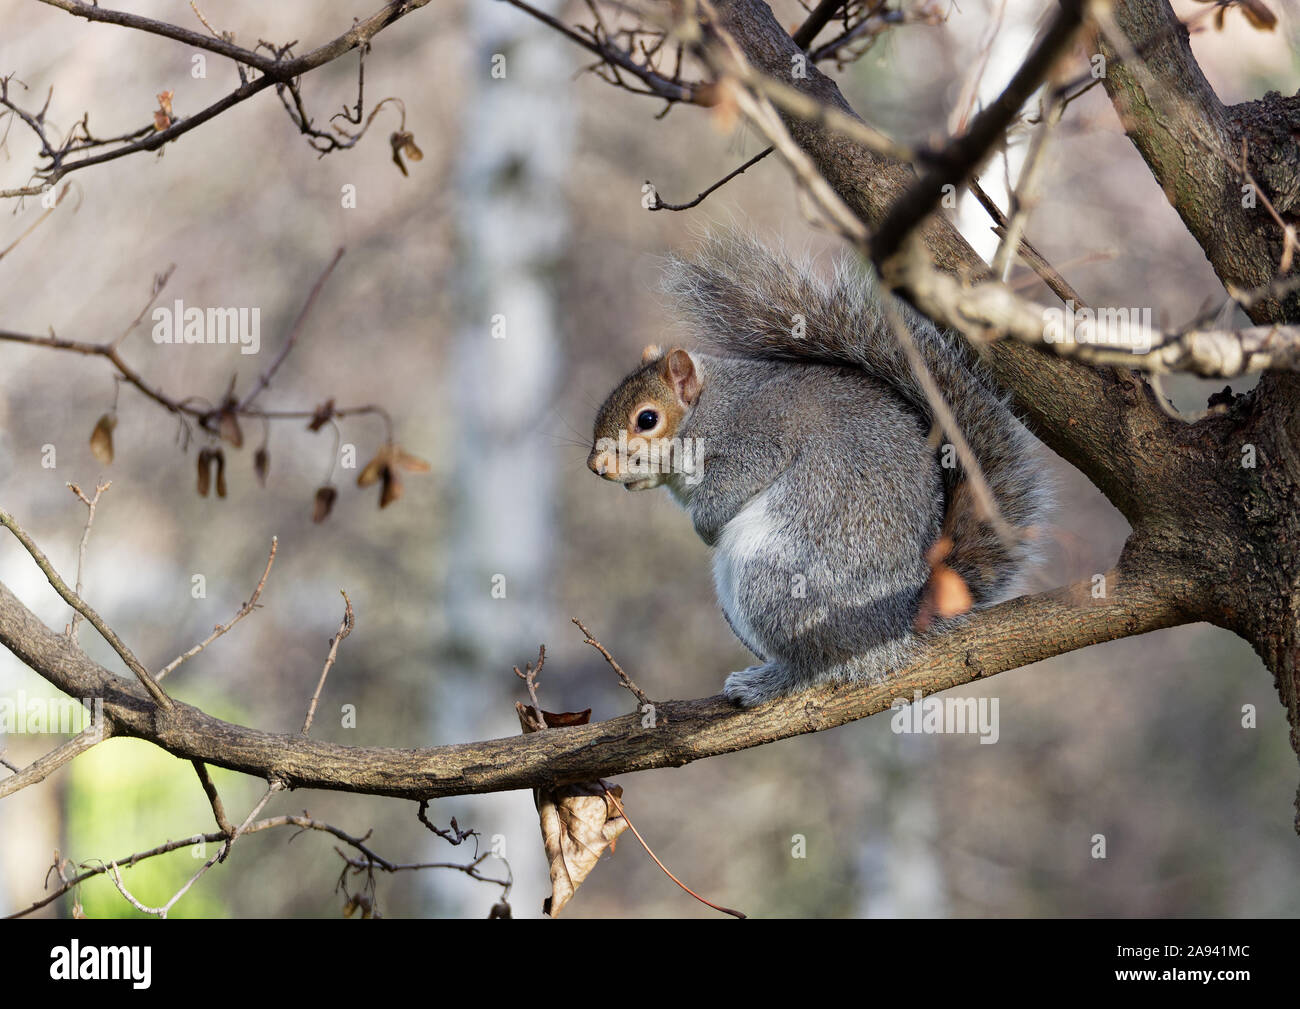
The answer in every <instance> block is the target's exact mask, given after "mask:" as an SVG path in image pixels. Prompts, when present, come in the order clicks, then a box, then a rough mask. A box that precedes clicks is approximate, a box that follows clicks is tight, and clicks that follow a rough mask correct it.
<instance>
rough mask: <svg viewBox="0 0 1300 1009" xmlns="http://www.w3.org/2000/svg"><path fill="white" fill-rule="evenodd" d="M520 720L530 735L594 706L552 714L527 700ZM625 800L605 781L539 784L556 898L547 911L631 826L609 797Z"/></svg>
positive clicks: (581, 717) (570, 721)
mask: <svg viewBox="0 0 1300 1009" xmlns="http://www.w3.org/2000/svg"><path fill="white" fill-rule="evenodd" d="M515 710H516V711H517V712H518V714H519V724H520V726H521V727H522V728H523V731H524V732H525V733H529V732H538V731H541V730H542V729H543V728H553V727H559V726H566V725H584V724H586V723H587V722H588V721H589V720H590V719H591V709H587V710H586V711H580V712H561V713H556V712H549V711H540V710H539V709H537V708H535V707H533V706H532V705H527V704H516V705H515ZM607 792H608V793H609V795H613V796H614V797H615V798H616V799H619V800H621V799H622V797H623V789H622V787H621V786H619V785H610V784H609V783H608V782H605V781H600V780H597V781H594V782H582V783H579V784H573V785H560V786H558V787H556V788H539V789H535V790H534V792H533V799H534V801H535V802H536V804H537V818H538V822H539V823H540V825H541V828H542V844H543V846H544V847H545V850H546V858H547V861H548V862H549V864H550V873H551V896H549V897H547V898H546V900H545V901H543V902H542V913H543V914H547V915H550V916H551V917H552V918H554V917H555V916H557V915H558V914H559V913H560V912H561V911H562V910H563V909H564V906H565V905H566V904H568V903H569V901H570V900H572V899H573V895H574V894H575V893H576V892H577V890H578V887H580V886H581V885H582V883H583V881H584V880H585V879H586V878H587V877H588V876H589V875H590V874H591V871H592V869H594V868H595V867H596V863H597V862H598V861H599V860H600V857H601V856H602V855H603V854H604V853H605V850H606V849H607V848H608V849H609V851H610V852H611V853H612V852H613V851H614V847H615V844H616V843H617V841H618V837H619V835H620V834H622V833H623V831H625V830H627V820H626V819H624V818H623V816H622V815H621V814H620V813H619V811H618V808H617V807H616V806H615V805H614V803H613V802H612V801H611V800H610V799H609V797H608V795H607V794H606V793H607Z"/></svg>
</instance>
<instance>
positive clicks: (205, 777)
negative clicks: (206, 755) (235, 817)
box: [190, 760, 235, 839]
mask: <svg viewBox="0 0 1300 1009" xmlns="http://www.w3.org/2000/svg"><path fill="white" fill-rule="evenodd" d="M190 763H191V764H193V765H194V772H195V773H196V774H197V775H198V776H199V782H200V783H201V784H202V785H203V792H204V794H205V795H206V796H207V797H208V802H209V803H210V804H211V806H212V816H213V817H214V818H215V819H216V821H217V826H218V827H220V828H221V833H222V834H224V835H225V836H226V838H227V839H229V838H232V837H234V836H235V825H234V824H233V823H231V822H230V820H229V819H227V817H226V807H225V806H223V805H222V803H221V796H220V795H219V794H218V793H217V786H216V785H214V784H213V783H212V775H210V774H209V773H208V765H207V764H205V763H203V761H201V760H192V761H190Z"/></svg>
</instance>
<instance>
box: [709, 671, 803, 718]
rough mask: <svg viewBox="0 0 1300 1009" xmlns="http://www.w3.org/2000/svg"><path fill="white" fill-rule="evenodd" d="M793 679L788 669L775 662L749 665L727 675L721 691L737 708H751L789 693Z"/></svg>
mask: <svg viewBox="0 0 1300 1009" xmlns="http://www.w3.org/2000/svg"><path fill="white" fill-rule="evenodd" d="M793 686H794V680H793V678H792V677H791V675H790V673H789V671H788V670H787V669H786V668H785V667H784V666H781V665H779V664H778V663H775V662H765V663H763V665H761V666H750V667H749V668H748V669H742V670H740V672H738V673H732V674H731V675H730V676H728V677H727V682H726V683H724V684H723V685H722V693H723V694H724V695H726V698H727V700H729V701H730V702H731V703H732V704H734V705H736V707H738V708H752V707H755V706H757V705H759V704H763V703H764V702H766V701H770V700H773V699H774V698H777V697H780V696H781V695H782V694H785V693H789V691H790V689H791V688H792V687H793Z"/></svg>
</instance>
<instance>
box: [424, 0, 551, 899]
mask: <svg viewBox="0 0 1300 1009" xmlns="http://www.w3.org/2000/svg"><path fill="white" fill-rule="evenodd" d="M540 6H542V7H543V8H544V9H551V8H554V9H555V11H556V12H558V9H559V7H560V6H561V4H560V3H558V2H551V3H544V4H542V5H540ZM466 16H467V19H468V24H469V31H468V46H469V56H468V61H467V65H466V70H465V72H466V75H467V76H466V94H465V96H464V100H463V102H462V104H461V110H462V119H461V124H462V125H461V135H460V161H459V164H458V166H457V172H456V175H457V178H456V192H457V193H458V200H457V209H458V217H457V222H456V236H457V238H456V241H457V248H456V250H455V252H456V259H457V263H458V269H457V271H456V277H457V281H456V284H457V290H458V291H460V292H462V294H461V297H460V300H459V305H458V311H457V319H456V326H455V333H456V337H455V344H454V348H453V351H452V354H451V358H450V361H449V367H448V369H447V385H448V387H447V388H446V389H445V390H444V393H445V395H446V396H447V398H448V399H447V401H448V402H450V403H451V404H453V406H452V410H453V412H452V415H451V417H452V418H454V420H451V423H453V424H454V433H453V435H452V438H453V444H454V467H453V471H454V472H455V473H456V474H457V476H456V478H455V484H454V486H455V499H454V512H453V518H452V522H451V527H450V536H449V539H448V542H447V551H448V564H447V572H448V574H447V582H446V584H445V585H444V586H442V587H441V589H440V591H439V592H438V593H437V595H436V598H439V599H441V600H442V601H443V604H444V605H445V609H446V619H447V621H448V625H447V628H446V632H447V638H448V640H447V641H445V642H442V643H441V644H440V647H439V648H438V649H437V652H438V654H440V655H444V656H447V661H445V662H443V663H442V664H441V665H440V669H439V670H438V673H439V676H440V678H442V679H443V681H444V682H443V683H442V684H441V685H440V687H439V689H438V690H437V691H436V692H435V696H436V698H437V702H436V707H435V708H434V709H433V713H432V722H433V724H432V726H431V734H430V738H433V739H463V738H468V737H469V736H471V735H481V734H483V733H484V732H486V733H487V734H492V735H496V734H504V733H507V732H510V731H512V730H513V731H517V730H518V725H517V724H515V725H513V726H511V724H510V723H511V721H513V720H514V719H515V716H514V712H513V708H512V706H511V705H510V703H509V692H510V691H511V690H513V689H514V688H515V687H516V686H518V684H517V683H516V681H515V680H514V677H513V676H512V675H511V674H510V667H511V666H512V665H522V664H523V663H524V662H525V660H528V659H532V658H535V657H536V654H537V647H538V644H539V643H540V642H542V641H544V640H546V637H547V635H548V634H552V633H553V632H554V628H555V623H556V621H555V614H554V613H553V612H552V611H551V598H550V597H551V593H550V575H551V573H552V572H551V566H552V550H551V544H552V541H553V540H554V537H555V531H554V522H555V478H556V475H555V474H554V473H553V471H552V466H551V461H552V458H553V452H552V451H551V446H550V445H549V444H548V443H547V442H546V440H545V437H544V435H543V431H544V430H545V429H546V425H545V424H544V423H543V422H542V421H543V419H544V418H545V415H546V411H547V410H548V408H549V404H550V403H551V401H552V398H553V395H554V385H555V377H556V372H557V367H556V366H557V356H558V354H559V347H560V343H561V340H560V337H559V334H558V333H557V331H556V317H557V311H556V291H555V278H556V277H557V275H558V273H559V266H560V264H561V261H562V257H563V255H564V249H565V242H566V238H567V233H566V232H567V208H566V206H565V204H564V202H563V200H562V199H557V193H563V192H564V190H565V188H566V187H565V179H564V176H565V173H566V172H567V170H568V166H569V159H570V151H571V146H572V139H573V103H572V100H571V99H572V87H571V84H570V81H569V77H570V74H571V70H570V68H569V62H568V60H567V59H565V53H564V52H563V50H562V49H561V48H560V47H557V46H556V45H555V43H554V39H553V38H552V36H551V33H550V32H549V31H548V30H547V29H546V28H545V27H544V26H541V25H538V24H537V23H535V22H532V21H529V20H527V19H525V18H520V17H518V16H517V14H516V13H515V12H514V11H512V10H511V9H510V8H509V7H507V6H506V5H504V4H495V3H481V2H473V3H470V4H469V5H468V6H467V9H466ZM494 681H495V683H496V684H497V686H498V687H499V689H491V688H492V683H493V682H494ZM485 688H486V689H485ZM493 696H495V697H498V698H500V703H499V705H498V707H499V711H500V713H501V714H502V716H503V721H500V722H494V723H493V724H491V725H490V726H488V725H477V724H475V719H481V717H482V715H481V712H482V711H483V710H484V701H485V698H490V697H493ZM486 805H487V804H485V803H484V802H483V801H482V800H469V801H467V802H462V803H458V804H457V808H458V809H465V808H468V809H470V810H474V809H475V808H476V807H477V808H485V807H486ZM490 808H491V809H492V811H493V813H494V815H493V816H492V817H491V824H492V826H490V827H489V829H488V833H501V834H503V835H504V836H505V838H506V842H507V857H511V856H514V862H513V864H514V866H515V868H516V876H517V877H518V876H520V875H521V874H520V873H519V872H518V867H519V858H518V856H519V855H520V854H522V853H524V852H531V851H532V850H533V849H538V848H539V846H538V845H537V843H536V842H537V829H538V828H537V818H536V814H535V812H534V811H533V810H532V809H531V807H530V805H529V802H528V799H527V797H526V796H523V795H517V796H514V797H512V798H511V799H510V800H508V801H503V800H500V799H497V800H494V801H492V803H491V804H490ZM507 810H508V811H507ZM503 811H506V812H504V813H503ZM443 819H444V820H445V819H446V817H445V816H444V817H443ZM461 820H462V822H467V823H473V824H474V825H475V826H479V825H480V824H479V817H478V816H476V815H475V814H474V813H473V812H470V813H468V814H465V815H462V816H461ZM486 840H487V842H488V843H490V842H491V838H490V837H488V838H487V839H486ZM522 875H524V878H532V879H545V872H544V870H543V871H541V872H540V873H537V874H532V873H528V874H522ZM513 897H514V898H517V899H518V900H520V901H521V902H522V904H521V908H520V910H521V911H523V912H532V911H535V908H536V907H537V906H540V903H541V897H542V894H540V893H539V894H535V895H534V894H531V893H530V892H526V891H524V890H517V891H516V892H515V894H514V895H513ZM534 899H535V903H534ZM466 910H469V909H468V908H467V909H466ZM476 910H481V909H477V908H476Z"/></svg>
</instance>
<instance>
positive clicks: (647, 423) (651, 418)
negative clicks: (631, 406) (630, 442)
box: [636, 410, 659, 431]
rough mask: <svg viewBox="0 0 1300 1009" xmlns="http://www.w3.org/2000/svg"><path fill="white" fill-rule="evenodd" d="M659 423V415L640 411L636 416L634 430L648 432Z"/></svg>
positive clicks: (653, 412)
mask: <svg viewBox="0 0 1300 1009" xmlns="http://www.w3.org/2000/svg"><path fill="white" fill-rule="evenodd" d="M658 423H659V414H657V413H656V412H655V411H654V410H642V411H641V412H640V413H638V414H637V415H636V429H637V430H638V431H649V430H650V429H651V428H652V427H654V426H655V425H656V424H658Z"/></svg>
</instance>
